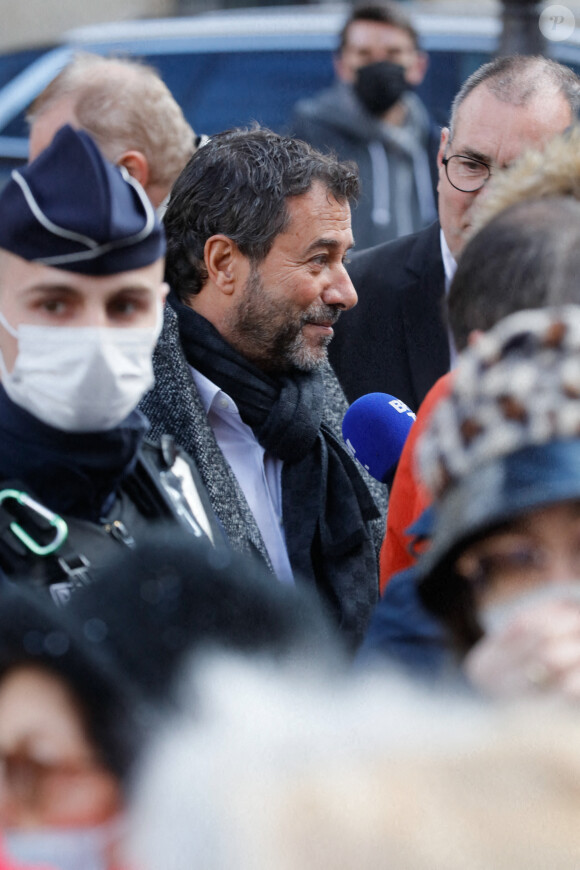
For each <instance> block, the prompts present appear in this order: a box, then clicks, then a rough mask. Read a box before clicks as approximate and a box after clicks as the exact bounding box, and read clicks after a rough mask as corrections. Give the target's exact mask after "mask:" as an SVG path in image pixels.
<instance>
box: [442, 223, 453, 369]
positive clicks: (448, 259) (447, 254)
mask: <svg viewBox="0 0 580 870" xmlns="http://www.w3.org/2000/svg"><path fill="white" fill-rule="evenodd" d="M439 232H440V237H441V256H442V258H443V270H444V272H445V296H446V297H447V296H448V295H449V288H450V286H451V282H452V281H453V276H454V275H455V272H456V270H457V261H456V260H455V258H454V256H453V254H452V253H451V251H450V250H449V245H448V244H447V240H446V238H445V235H444V233H443V230H440V231H439ZM447 332H448V335H449V368H450V369H453V368H455V366H456V365H457V348H456V347H455V340H454V338H453V333H452V332H451V330H450V329H448V330H447Z"/></svg>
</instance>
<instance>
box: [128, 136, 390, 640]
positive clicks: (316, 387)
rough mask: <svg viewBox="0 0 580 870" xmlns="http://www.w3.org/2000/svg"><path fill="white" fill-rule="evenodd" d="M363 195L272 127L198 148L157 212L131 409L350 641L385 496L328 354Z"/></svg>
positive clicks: (328, 161)
mask: <svg viewBox="0 0 580 870" xmlns="http://www.w3.org/2000/svg"><path fill="white" fill-rule="evenodd" d="M357 191H358V178H357V173H356V168H355V167H354V166H353V165H352V164H346V163H340V162H338V160H336V158H334V157H330V156H326V155H323V154H321V153H319V152H317V151H315V150H314V149H312V148H311V147H310V146H309V145H307V144H306V143H305V142H300V141H299V140H297V139H290V138H287V137H282V136H278V135H277V134H275V133H272V132H271V131H269V130H265V129H261V128H258V127H256V128H252V129H235V130H230V131H227V132H224V133H221V134H218V135H217V136H213V137H212V138H211V139H210V141H209V142H208V143H207V144H206V145H204V146H203V147H202V148H200V149H199V150H198V151H197V152H196V153H195V154H194V156H193V157H192V158H191V160H190V161H189V163H188V165H187V166H186V168H185V169H184V170H183V172H182V173H181V175H180V177H179V178H178V180H177V181H176V183H175V185H174V187H173V190H172V193H171V198H170V201H169V205H168V208H167V212H166V214H165V218H164V225H165V231H166V235H167V244H168V248H167V266H166V277H167V280H168V282H169V284H170V286H171V293H170V295H169V297H168V301H169V304H168V305H167V311H166V315H165V325H164V330H163V333H162V335H161V338H160V341H159V343H158V345H157V349H156V353H155V359H154V364H155V386H154V388H153V390H152V391H151V392H150V393H149V394H148V395H147V396H146V397H145V399H144V401H143V402H142V403H141V406H140V407H141V408H142V409H143V411H144V412H145V414H146V415H147V417H148V418H149V420H150V421H151V423H152V427H153V429H152V431H153V434H157V433H161V432H170V433H171V434H172V435H173V436H174V437H175V439H176V440H177V442H178V443H179V444H180V445H181V446H182V447H184V448H185V449H186V450H187V451H188V453H189V454H190V455H191V456H192V457H193V459H194V460H195V462H196V464H197V466H198V468H199V470H200V473H201V475H202V478H203V480H204V482H205V484H206V486H207V489H208V492H209V494H210V498H211V501H212V505H213V508H214V510H215V513H216V515H217V516H218V517H219V519H220V520H221V522H222V524H223V526H224V529H225V530H226V533H227V535H228V538H229V540H230V543H231V544H232V546H233V547H234V548H235V549H236V550H240V551H242V552H251V553H254V554H257V555H258V556H259V557H260V559H261V560H262V561H263V562H264V563H265V564H266V565H267V566H268V568H269V569H270V570H271V572H272V574H273V575H274V577H276V578H277V579H278V580H279V581H280V582H283V583H290V584H292V583H294V582H298V583H300V582H305V583H307V584H308V585H310V586H312V587H313V588H314V589H316V592H317V593H318V595H319V596H320V598H321V600H322V601H324V603H325V605H326V606H327V607H328V608H329V610H330V612H331V613H332V614H333V616H334V618H335V619H336V622H337V624H338V625H339V626H340V628H341V631H342V632H343V634H344V636H345V638H348V639H349V641H350V643H352V644H353V645H354V644H355V643H356V642H357V641H358V640H359V639H360V638H361V637H362V634H363V632H364V630H365V628H366V625H367V622H368V618H369V615H370V611H371V609H372V607H373V605H374V604H375V602H376V599H377V596H378V560H377V553H378V547H379V546H380V540H381V539H382V529H381V519H380V517H381V515H382V514H383V513H384V506H385V504H386V496H387V493H386V488H385V487H384V486H382V485H381V484H379V483H375V482H373V481H372V479H371V478H370V477H368V475H366V472H365V471H364V470H363V469H362V467H361V468H357V466H356V464H355V462H354V460H353V459H352V457H351V456H350V454H349V453H348V451H347V449H346V445H345V444H344V441H343V439H342V432H341V424H342V418H343V416H344V413H345V411H346V408H347V404H346V400H345V398H344V394H343V393H342V390H341V389H340V386H339V384H338V382H337V380H336V377H335V375H334V373H333V371H332V369H331V367H330V365H329V364H328V359H327V348H328V344H329V342H331V341H332V336H333V334H334V326H335V324H336V322H337V320H338V319H339V317H340V316H341V315H342V313H343V312H344V311H347V310H348V309H349V308H351V307H352V306H353V305H354V304H355V303H356V293H355V292H354V289H353V286H352V283H351V281H350V279H349V277H348V274H347V272H346V268H345V261H346V258H347V257H348V252H349V250H350V248H351V246H352V244H353V237H352V231H351V225H350V202H351V200H353V199H354V198H356V194H357Z"/></svg>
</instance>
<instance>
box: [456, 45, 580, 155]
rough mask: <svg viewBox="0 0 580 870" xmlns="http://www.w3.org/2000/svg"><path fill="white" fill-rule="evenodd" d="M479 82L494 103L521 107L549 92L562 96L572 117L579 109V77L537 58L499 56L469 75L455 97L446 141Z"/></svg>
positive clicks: (566, 68)
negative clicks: (496, 100) (460, 110)
mask: <svg viewBox="0 0 580 870" xmlns="http://www.w3.org/2000/svg"><path fill="white" fill-rule="evenodd" d="M483 83H485V84H486V87H487V88H488V89H489V90H490V91H491V93H492V94H493V95H494V96H495V97H497V99H498V100H501V101H502V102H504V103H509V104H510V105H513V106H524V105H526V104H527V103H529V102H530V101H531V100H532V99H533V98H534V97H536V96H537V95H538V94H540V93H541V92H542V91H545V90H546V89H550V90H553V91H555V92H556V93H559V94H561V95H562V96H563V97H564V99H565V100H566V101H567V103H568V105H569V106H570V112H571V114H572V117H573V118H574V117H575V116H576V114H577V112H578V109H579V108H580V78H578V76H577V75H576V73H575V72H573V71H572V70H571V69H570V68H569V67H567V66H564V65H563V64H561V63H557V62H556V61H555V60H550V59H549V58H546V57H541V56H539V55H538V56H533V55H520V54H516V55H511V56H509V57H500V58H497V59H496V60H492V61H490V62H489V63H485V64H484V65H483V66H481V67H479V69H477V70H476V71H475V72H474V73H472V74H471V75H470V76H469V78H468V79H467V80H466V81H465V82H464V83H463V85H462V87H461V89H460V90H459V92H458V93H457V95H456V96H455V99H454V100H453V103H452V104H451V115H450V119H449V141H450V142H451V141H452V139H453V136H454V134H455V128H456V125H457V112H458V111H459V109H460V107H461V105H462V104H463V103H464V102H465V100H466V99H467V97H468V96H469V94H470V93H471V92H472V91H474V90H475V88H477V87H478V86H479V85H481V84H483Z"/></svg>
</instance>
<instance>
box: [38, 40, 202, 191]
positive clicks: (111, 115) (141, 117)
mask: <svg viewBox="0 0 580 870" xmlns="http://www.w3.org/2000/svg"><path fill="white" fill-rule="evenodd" d="M27 120H28V123H29V125H30V146H29V157H30V160H34V159H35V158H36V157H38V155H39V154H40V152H41V151H43V150H44V149H45V148H46V147H47V145H49V144H50V143H51V142H52V140H53V138H54V135H55V133H56V132H57V131H58V130H59V129H60V128H61V127H63V126H64V125H65V124H70V126H71V127H74V128H75V129H82V130H86V131H87V133H90V135H91V137H92V138H93V139H94V140H95V142H96V143H97V145H98V146H99V148H100V150H101V152H102V153H103V154H104V155H105V157H106V158H107V159H108V160H110V161H111V163H114V164H116V165H117V166H124V167H125V169H126V170H127V172H128V173H129V174H130V175H131V176H133V178H135V179H136V180H137V181H138V182H139V183H140V184H141V186H142V187H143V189H144V190H145V193H146V194H147V196H148V197H149V199H150V200H151V202H152V203H153V206H154V207H155V208H158V207H159V206H161V205H162V204H163V203H164V201H165V200H166V199H167V197H168V195H169V191H170V190H171V187H172V185H173V182H174V181H175V179H176V178H177V176H178V175H179V173H180V172H181V170H182V169H183V167H184V166H185V164H186V163H187V161H188V160H189V158H190V157H191V155H192V154H193V153H194V151H195V145H196V136H195V133H194V131H193V130H192V129H191V127H190V125H189V124H188V123H187V121H186V120H185V118H184V116H183V112H182V111H181V108H180V106H179V105H178V104H177V102H176V101H175V99H174V97H173V95H172V94H171V92H170V90H169V89H168V87H167V86H166V85H165V83H164V82H163V80H162V79H161V77H160V76H159V74H158V73H157V72H156V70H154V69H153V68H152V67H150V66H147V65H146V64H143V63H139V62H137V61H134V60H130V59H128V58H107V57H101V56H100V55H94V54H89V53H82V54H78V55H76V56H75V57H74V58H73V59H72V60H71V61H70V62H69V63H68V64H67V65H66V66H65V67H64V69H62V70H61V72H60V73H59V74H58V75H57V76H56V78H54V79H53V80H52V81H51V82H50V84H48V85H47V86H46V88H45V89H44V90H43V91H42V92H41V93H40V94H39V95H38V97H36V99H35V100H34V102H33V103H32V105H31V106H30V108H29V110H28V113H27Z"/></svg>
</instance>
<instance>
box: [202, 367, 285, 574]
mask: <svg viewBox="0 0 580 870" xmlns="http://www.w3.org/2000/svg"><path fill="white" fill-rule="evenodd" d="M191 373H192V375H193V379H194V381H195V384H196V386H197V389H198V391H199V395H200V397H201V401H202V404H203V407H204V410H205V413H206V414H207V419H208V422H209V425H210V426H211V428H212V429H213V433H214V435H215V438H216V441H217V443H218V446H219V448H220V450H221V451H222V453H223V454H224V456H225V458H226V460H227V462H228V463H229V465H230V467H231V469H232V471H233V473H234V474H235V476H236V478H237V481H238V483H239V484H240V487H241V489H242V492H243V493H244V495H245V497H246V501H247V502H248V504H249V506H250V510H251V511H252V513H253V514H254V517H255V519H256V523H257V524H258V528H259V529H260V533H261V535H262V538H263V540H264V544H265V545H266V549H267V551H268V555H269V556H270V560H271V562H272V567H273V568H274V572H275V573H276V576H277V577H278V579H279V580H281V581H282V582H283V583H293V582H294V577H293V574H292V568H291V566H290V560H289V558H288V550H287V549H286V539H285V537H284V527H283V522H282V465H283V463H282V460H281V459H277V458H276V457H275V456H271V455H270V454H269V453H266V451H265V450H264V448H263V447H262V446H261V444H259V443H258V441H257V440H256V436H255V435H254V433H253V431H252V429H251V427H250V426H248V425H247V424H246V423H244V421H243V420H242V418H241V417H240V412H239V411H238V408H237V406H236V403H235V402H234V401H233V399H232V398H230V396H228V394H227V393H224V391H223V390H220V388H219V387H218V386H216V384H214V383H213V382H212V381H210V380H209V378H206V377H205V375H202V374H201V372H198V371H197V370H196V369H194V368H193V367H191Z"/></svg>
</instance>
